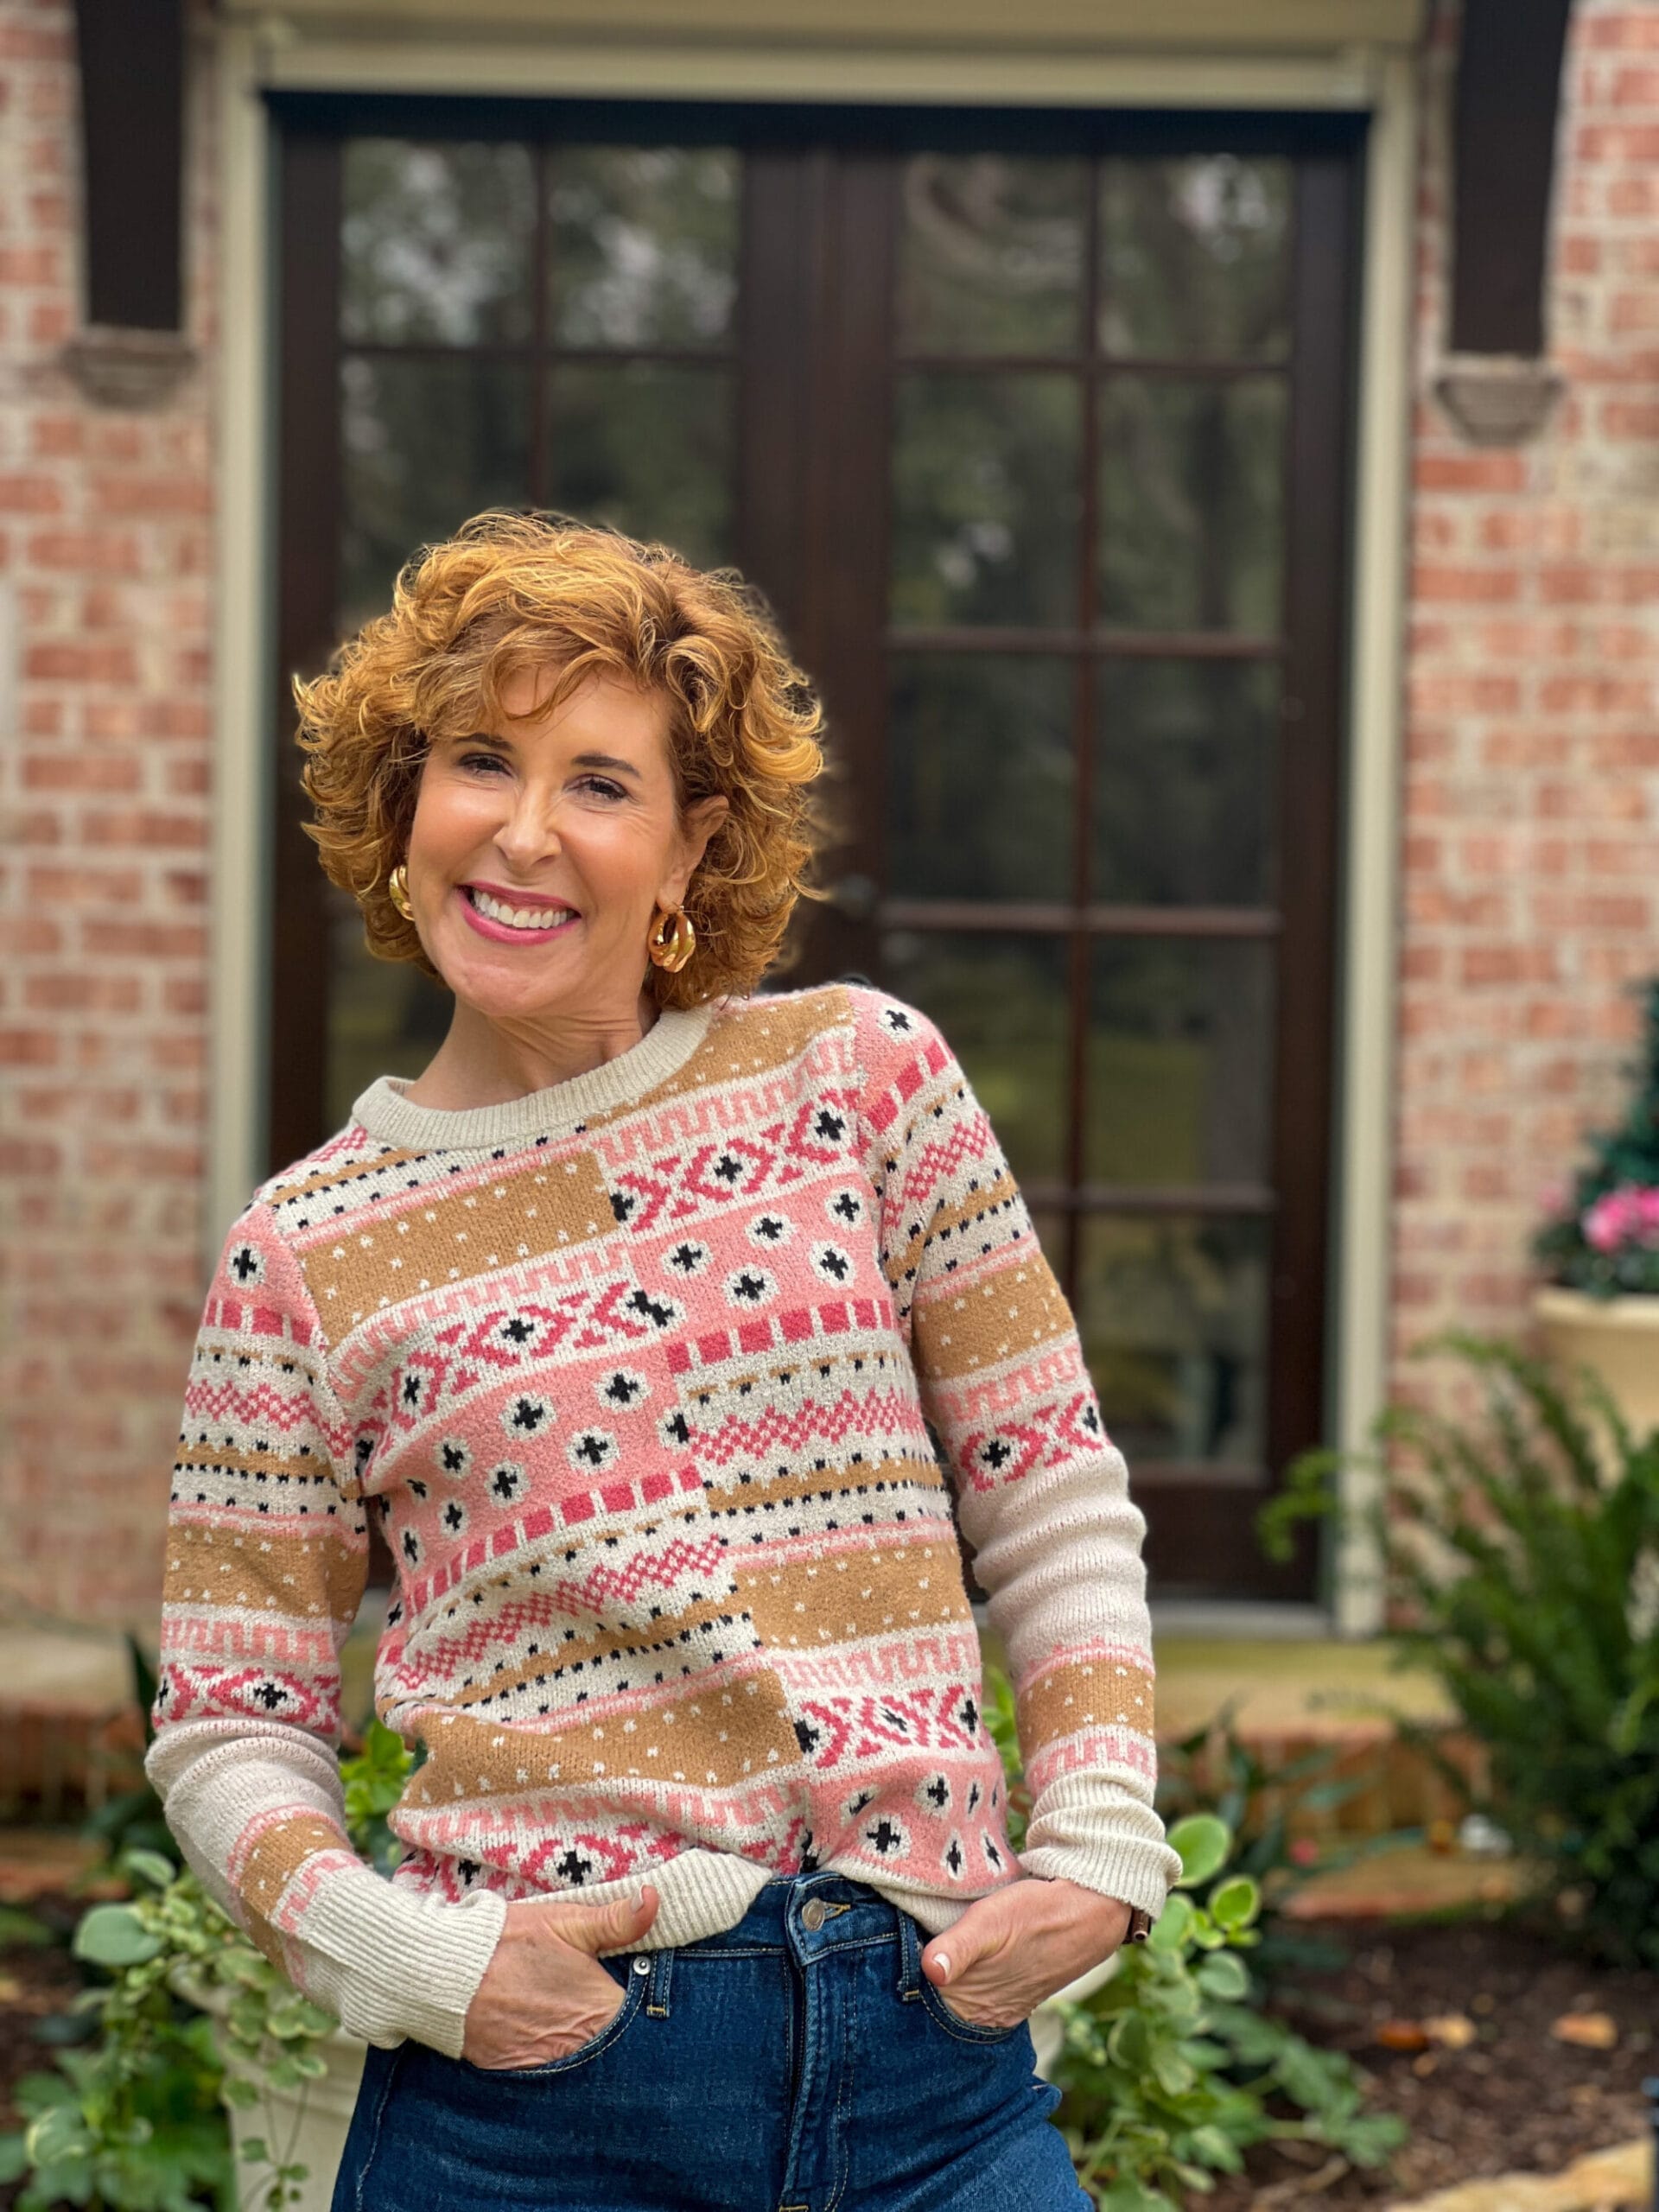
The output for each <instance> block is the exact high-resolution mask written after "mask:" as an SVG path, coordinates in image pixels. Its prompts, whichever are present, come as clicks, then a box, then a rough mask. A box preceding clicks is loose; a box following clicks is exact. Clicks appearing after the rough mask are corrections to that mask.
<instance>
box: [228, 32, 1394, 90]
mask: <svg viewBox="0 0 1659 2212" xmlns="http://www.w3.org/2000/svg"><path fill="white" fill-rule="evenodd" d="M260 51H261V55H262V67H261V75H262V80H263V82H264V84H265V85H266V86H268V87H269V88H270V90H271V91H273V92H342V91H347V92H413V93H419V92H425V93H432V92H439V93H442V92H451V93H462V92H464V93H471V94H473V95H474V96H482V97H486V98H487V97H490V96H493V95H501V96H507V95H513V94H517V95H519V96H527V95H535V94H541V95H543V96H547V97H559V96H564V97H567V98H569V97H576V98H587V99H706V100H779V101H784V100H798V99H813V100H852V101H868V102H871V103H887V104H891V105H904V106H906V107H921V106H938V105H946V104H950V103H956V104H960V105H1001V106H1007V105H1018V106H1030V107H1167V106H1178V107H1187V108H1204V107H1237V108H1280V109H1283V108H1325V109H1344V108H1345V109H1359V108H1368V107H1370V106H1371V105H1374V103H1375V100H1376V87H1377V82H1378V76H1379V72H1380V70H1381V68H1382V67H1383V54H1382V51H1381V49H1378V48H1372V47H1350V48H1344V49H1343V50H1342V51H1341V52H1339V53H1337V54H1330V55H1313V56H1304V55H1298V54H1287V55H1281V56H1274V57H1271V58H1270V57H1268V56H1264V55H1238V56H1227V55H1221V56H1215V57H1211V56H1202V55H1197V54H1170V55H1164V56H1155V55H1150V54H1113V53H1109V52H1106V51H1103V50H1100V49H1096V50H1092V51H1090V52H1088V53H1083V54H1032V53H1026V54H1009V53H1001V52H989V51H979V52H976V51H973V50H963V51H961V52H955V53H931V52H927V51H925V50H923V49H919V48H888V49H886V50H881V51H878V50H876V49H874V48H866V49H864V50H862V51H856V52H855V51H853V50H851V49H848V48H830V47H814V48H783V47H772V48H766V47H757V48H745V49H728V48H721V47H718V46H712V45H678V46H677V45H671V44H666V43H661V42H657V41H653V42H652V44H651V45H650V46H649V47H639V48H632V47H627V46H620V45H616V44H606V45H598V44H588V43H581V44H578V43H574V42H573V43H569V44H566V43H564V42H563V41H543V42H541V43H537V44H536V45H533V46H514V45H511V44H504V45H492V44H489V43H487V42H480V44H477V45H474V46H467V47H452V46H447V45H444V44H442V43H440V42H437V41H432V42H430V43H428V42H426V41H409V42H407V43H404V44H399V45H397V46H395V47H387V46H385V45H380V44H377V43H374V42H372V41H352V40H336V39H328V40H327V41H325V40H322V39H317V40H315V41H312V40H310V39H308V38H306V37H305V36H303V35H292V36H290V35H280V36H277V37H275V38H273V37H271V36H270V35H269V33H268V32H262V33H261V34H260Z"/></svg>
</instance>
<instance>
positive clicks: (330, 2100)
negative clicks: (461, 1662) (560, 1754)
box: [0, 1721, 412, 2212]
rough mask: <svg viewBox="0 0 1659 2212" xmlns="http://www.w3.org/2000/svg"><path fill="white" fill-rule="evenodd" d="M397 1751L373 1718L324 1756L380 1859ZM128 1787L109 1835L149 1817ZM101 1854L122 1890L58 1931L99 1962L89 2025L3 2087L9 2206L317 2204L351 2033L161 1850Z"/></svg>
mask: <svg viewBox="0 0 1659 2212" xmlns="http://www.w3.org/2000/svg"><path fill="white" fill-rule="evenodd" d="M411 1764H412V1761H411V1756H410V1751H409V1749H408V1747H407V1745H405V1744H404V1741H403V1738H401V1737H399V1736H397V1735H395V1734H394V1733H393V1732H392V1731H391V1730H390V1729H389V1728H384V1727H382V1726H380V1724H379V1723H378V1721H375V1722H372V1723H371V1724H370V1727H369V1732H368V1737H367V1740H366V1742H365V1745H364V1748H363V1749H362V1751H359V1752H356V1753H353V1754H352V1755H351V1756H349V1757H347V1758H343V1759H342V1760H341V1761H340V1778H341V1781H342V1783H343V1784H344V1787H345V1799H346V1827H347V1831H348V1833H349V1834H350V1836H351V1839H352V1841H353V1844H354V1845H355V1846H356V1847H357V1849H358V1851H359V1853H361V1854H362V1855H363V1857H365V1859H369V1860H370V1861H371V1863H372V1864H373V1865H374V1866H377V1867H378V1869H379V1871H380V1872H382V1873H388V1872H390V1871H391V1866H392V1865H393V1864H394V1863H395V1861H396V1859H397V1842H396V1840H395V1838H393V1837H392V1835H391V1833H390V1831H389V1830H388V1828H387V1827H386V1815H387V1814H388V1813H389V1812H390V1811H391V1808H392V1807H393V1806H394V1805H395V1804H396V1803H397V1799H398V1797H399V1796H400V1795H401V1794H402V1790H403V1786H404V1781H405V1779H406V1777H407V1776H408V1774H409V1771H410V1765H411ZM142 1796H143V1793H139V1792H134V1793H133V1803H132V1808H131V1811H132V1818H131V1819H130V1820H129V1821H127V1822H126V1823H125V1825H124V1830H123V1834H147V1833H148V1832H149V1827H152V1826H153V1825H154V1823H153V1822H152V1821H150V1820H149V1815H148V1814H147V1812H146V1809H145V1807H144V1805H143V1803H142V1802H140V1799H141V1797H142ZM162 1833H163V1834H164V1833H165V1832H164V1831H163V1832H162ZM115 1863H116V1866H117V1868H118V1871H119V1872H120V1873H121V1874H122V1875H123V1876H124V1878H125V1879H126V1880H127V1882H128V1883H129V1884H130V1886H131V1889H132V1892H133V1894H132V1897H131V1900H130V1902H129V1903H124V1904H94V1905H93V1906H92V1907H91V1908H90V1910H88V1911H86V1913H85V1914H83V1915H82V1916H81V1919H80V1921H79V1923H78V1924H77V1926H76V1929H75V1934H74V1939H73V1950H74V1953H75V1955H76V1956H77V1957H78V1958H80V1959H84V1960H86V1961H87V1962H88V1964H90V1965H92V1966H96V1967H102V1968H103V1969H104V1971H105V1975H106V1976H107V1980H105V1981H104V1982H103V1983H102V1984H100V1985H99V1986H96V1987H93V1988H91V1989H88V1990H87V1991H86V1992H85V1993H83V1995H82V1997H81V1999H79V2007H80V2008H81V2009H85V2010H90V2011H91V2012H92V2013H93V2015H94V2017H95V2018H96V2021H97V2025H98V2032H97V2035H96V2037H95V2039H94V2040H93V2041H92V2042H91V2043H89V2044H86V2045H84V2046H81V2047H79V2048H76V2049H71V2050H66V2051H64V2052H63V2053H62V2054H61V2055H60V2057H59V2060H58V2064H57V2070H56V2071H55V2072H53V2073H37V2074H30V2075H25V2076H24V2077H23V2079H22V2082H19V2084H18V2085H17V2088H16V2093H15V2094H16V2104H17V2107H18V2109H19V2112H20V2113H21V2114H22V2119H23V2121H24V2123H25V2124H24V2126H22V2128H21V2129H19V2130H18V2131H17V2132H16V2133H14V2134H11V2135H0V2183H6V2182H22V2193H21V2194H20V2196H18V2199H17V2202H18V2206H19V2212H45V2208H47V2207H49V2206H53V2205H57V2204H62V2203H65V2202H67V2203H72V2204H88V2203H91V2204H95V2205H100V2206H105V2207H107V2208H109V2212H190V2208H192V2207H194V2206H197V2205H199V2204H200V2202H202V2201H203V2199H204V2197H205V2198H207V2199H208V2200H209V2201H213V2202H221V2203H226V2202H235V2203H238V2204H240V2205H242V2206H243V2207H245V2208H250V2209H251V2208H252V2207H254V2206H260V2207H266V2208H270V2209H271V2212H276V2208H286V2212H327V2207H328V2205H329V2202H330V2201H331V2199H332V2196H333V2194H334V2176H335V2173H336V2171H337V2170H338V2168H339V2164H340V2153H341V2152H342V2151H343V2150H344V2148H345V2145H346V2131H347V2129H348V2128H349V2126H350V2124H351V2117H352V2111H353V2106H354V2105H355V2103H356V2101H357V2088H358V2083H359V2080H360V2078H361V2075H362V2072H363V2060H364V2055H365V2045H364V2044H363V2042H362V2039H361V2038H360V2037H357V2036H353V2035H350V2034H348V2033H347V2032H346V2031H345V2030H344V2029H342V2028H340V2026H339V2025H338V2024H337V2023H336V2022H335V2021H334V2018H332V2017H331V2016H330V2015H329V2014H328V2013H327V2012H324V2011H323V2010H322V2009H321V2006H319V2005H313V2004H311V2003H310V2002H308V1999H305V1998H303V1997H302V1996H301V1995H300V1994H299V1993H298V1992H297V1991H296V1989H294V1988H293V1986H291V1985H290V1984H289V1981H288V1980H286V1978H285V1977H284V1976H283V1974H280V1973H278V1971H277V1968H276V1967H273V1966H272V1965H271V1964H270V1961H268V1960H267V1959H265V1958H264V1956H263V1955H262V1954H261V1953H260V1952H259V1951H257V1949H256V1948H254V1946H253V1944H252V1943H251V1942H250V1941H249V1940H248V1938H247V1937H246V1936H245V1935H244V1934H243V1932H242V1931H241V1929H238V1928H237V1927H236V1926H235V1925H234V1924H233V1923H232V1922H231V1921H230V1920H228V1919H227V1918H226V1916H225V1915H224V1913H222V1912H221V1911H220V1910H219V1907H218V1906H217V1905H216V1904H214V1903H213V1899H212V1898H211V1897H208V1896H207V1892H206V1891H204V1890H203V1889H202V1887H201V1885H200V1883H199V1882H198V1881H197V1880H196V1878H195V1877H194V1874H191V1873H188V1872H184V1873H181V1872H180V1871H179V1869H178V1868H177V1867H176V1866H175V1865H174V1863H173V1861H172V1859H170V1858H168V1856H167V1855H166V1854H165V1853H163V1852H162V1851H160V1850H157V1849H155V1848H151V1847H147V1846H146V1845H145V1844H143V1843H142V1842H141V1843H139V1844H138V1845H137V1846H134V1845H132V1844H130V1843H128V1844H127V1845H126V1847H124V1848H122V1849H120V1850H118V1854H117V1857H116V1861H115ZM220 2107H223V2108H225V2109H227V2110H228V2112H229V2114H230V2131H229V2136H230V2139H229V2142H228V2144H227V2143H226V2129H225V2121H224V2113H223V2111H222V2110H221V2109H220Z"/></svg>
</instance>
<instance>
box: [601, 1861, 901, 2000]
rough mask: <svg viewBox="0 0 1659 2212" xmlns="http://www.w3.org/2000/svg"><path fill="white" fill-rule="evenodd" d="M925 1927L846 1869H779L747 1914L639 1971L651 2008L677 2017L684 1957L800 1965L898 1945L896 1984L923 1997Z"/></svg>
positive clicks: (643, 1959)
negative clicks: (783, 1960)
mask: <svg viewBox="0 0 1659 2212" xmlns="http://www.w3.org/2000/svg"><path fill="white" fill-rule="evenodd" d="M926 1940H927V1938H926V1935H925V1931H924V1930H923V1929H919V1928H918V1926H917V1924H916V1923H915V1922H914V1921H913V1920H912V1918H911V1917H910V1916H909V1915H908V1914H906V1913H904V1912H901V1911H900V1910H899V1907H898V1906H897V1905H895V1904H893V1903H892V1902H891V1900H890V1899H888V1898H887V1897H883V1896H882V1895H881V1894H880V1891H876V1890H873V1889H871V1888H870V1887H869V1886H868V1885H867V1884H866V1883H863V1882H855V1881H853V1880H852V1879H850V1878H849V1877H848V1876H847V1875H845V1874H836V1873H831V1872H823V1873H816V1874H778V1875H774V1876H772V1878H771V1879H770V1880H768V1881H767V1882H766V1884H765V1885H763V1886H762V1888H761V1889H760V1891H757V1893H756V1895H755V1897H754V1901H753V1904H751V1905H750V1906H749V1908H748V1910H747V1911H746V1912H745V1913H744V1915H743V1917H742V1918H741V1920H739V1921H737V1922H736V1923H734V1925H733V1926H732V1927H730V1928H722V1929H720V1930H718V1931H717V1933H715V1935H712V1936H699V1937H697V1939H696V1942H690V1943H683V1944H677V1945H673V1946H664V1948H662V1949H660V1950H656V1951H646V1952H643V1953H642V1954H641V1955H640V1956H639V1960H638V1961H637V1967H638V1970H639V1972H641V1973H642V1974H643V1973H648V1974H649V1975H650V1980H649V1981H648V1982H647V1983H646V1985H645V2011H646V2012H647V2013H648V2014H650V2015H652V2016H653V2017H655V2018H662V2019H665V2018H668V2016H669V2012H670V2007H671V1991H672V1988H673V1982H674V1974H675V1967H676V1961H690V1962H692V1963H693V1964H694V1965H695V1962H696V1961H697V1960H699V1959H720V1958H728V1959H736V1958H755V1957H760V1956H766V1955H779V1954H782V1955H785V1956H787V1957H789V1958H790V1959H791V1960H792V1961H794V1963H795V1964H796V1965H797V1966H799V1967H810V1966H811V1965H812V1964H813V1963H814V1961H817V1960H821V1959H827V1958H829V1957H832V1956H834V1955H836V1954H837V1953H845V1952H849V1951H868V1950H869V1949H870V1948H873V1947H874V1946H876V1945H889V1946H892V1947H893V1985H894V1987H895V1989H896V1990H897V1991H898V1993H899V1996H900V1997H901V1998H904V1999H913V1998H917V1997H919V1996H920V1995H921V1983H922V1969H921V1947H922V1945H923V1944H924V1943H925V1942H926Z"/></svg>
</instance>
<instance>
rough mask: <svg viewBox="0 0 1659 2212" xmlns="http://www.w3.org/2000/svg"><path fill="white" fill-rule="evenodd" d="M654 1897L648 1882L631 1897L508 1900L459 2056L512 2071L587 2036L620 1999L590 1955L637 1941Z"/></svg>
mask: <svg viewBox="0 0 1659 2212" xmlns="http://www.w3.org/2000/svg"><path fill="white" fill-rule="evenodd" d="M657 1905H658V1897H657V1892H656V1891H655V1890H654V1889H652V1886H651V1885H650V1884H649V1883H647V1884H646V1885H645V1887H644V1889H643V1890H642V1891H640V1894H639V1902H638V1903H637V1904H636V1903H631V1902H630V1901H629V1900H628V1899H627V1898H626V1897H616V1898H613V1900H612V1901H611V1903H610V1904H601V1905H593V1904H575V1903H572V1902H571V1901H569V1899H566V1898H563V1897H524V1898H520V1899H519V1900H518V1902H517V1903H516V1904H510V1905H509V1906H508V1907H507V1913H506V1919H505V1923H504V1924H503V1927H502V1929H501V1936H500V1940H499V1942H497V1944H496V1947H495V1953H494V1955H493V1957H492V1959H491V1961H490V1963H489V1965H488V1967H486V1969H485V1974H484V1979H483V1980H482V1981H480V1984H479V1986H478V1991H477V1994H476V1995H475V1996H474V1999H473V2001H472V2004H471V2005H470V2006H469V2007H468V2008H467V2029H466V2036H465V2039H464V2041H463V2043H462V2045H461V2056H463V2057H464V2058H467V2059H469V2060H470V2061H471V2063H473V2064H474V2066H484V2067H488V2068H492V2069H498V2068H499V2069H505V2070H509V2071H517V2070H519V2069H524V2068H529V2067H535V2066H548V2065H550V2064H551V2063H553V2061H554V2060H555V2059H556V2058H566V2057H569V2054H570V2053H571V2052H572V2051H573V2050H580V2049H581V2047H582V2044H585V2043H591V2042H592V2041H593V2039H594V2037H595V2036H597V2035H599V2034H601V2032H602V2031H603V2030H604V2029H606V2028H607V2027H608V2026H609V2024H610V2023H611V2022H612V2021H613V2019H614V2018H616V2016H617V2014H618V2013H619V2012H620V2011H621V2009H622V2006H623V2005H624V2003H625V2002H626V1997H625V1993H624V1992H623V1991H622V1990H621V1989H620V1988H619V1987H618V1986H617V1984H616V1981H615V1980H614V1978H613V1976H612V1975H611V1974H607V1972H606V1970H605V1968H604V1967H602V1966H601V1964H600V1962H599V1953H600V1952H601V1951H618V1950H624V1949H626V1948H627V1947H628V1946H629V1945H630V1944H632V1943H634V1942H638V1940H639V1937H640V1936H643V1935H644V1934H645V1930H646V1929H648V1928H649V1927H650V1925H651V1923H652V1921H653V1920H655V1918H656V1917H657Z"/></svg>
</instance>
